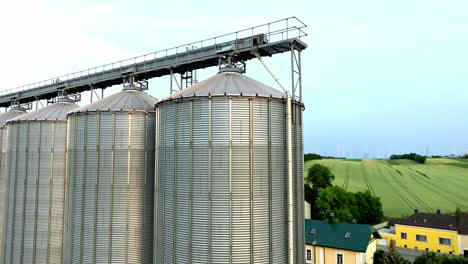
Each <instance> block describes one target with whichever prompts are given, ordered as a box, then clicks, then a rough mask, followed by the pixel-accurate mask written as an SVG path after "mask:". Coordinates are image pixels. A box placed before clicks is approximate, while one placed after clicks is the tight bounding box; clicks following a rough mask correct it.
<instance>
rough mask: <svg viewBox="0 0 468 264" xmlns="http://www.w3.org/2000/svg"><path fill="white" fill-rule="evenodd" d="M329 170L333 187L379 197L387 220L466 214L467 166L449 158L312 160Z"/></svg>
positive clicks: (312, 162)
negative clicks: (438, 211) (414, 215)
mask: <svg viewBox="0 0 468 264" xmlns="http://www.w3.org/2000/svg"><path fill="white" fill-rule="evenodd" d="M314 163H320V164H323V165H325V166H327V167H329V168H330V170H331V171H332V172H333V173H334V174H335V176H336V179H335V181H334V183H333V184H335V185H338V186H340V187H343V188H345V189H347V190H349V191H363V190H366V189H368V190H369V191H370V192H371V193H373V194H375V195H376V196H379V197H381V198H382V204H383V210H384V214H385V215H386V216H388V217H397V216H403V215H410V214H411V213H412V212H413V210H414V209H415V208H417V209H418V210H419V211H420V212H434V211H436V209H441V210H442V212H454V211H455V208H456V207H459V208H460V209H461V210H462V211H468V163H467V162H464V161H462V160H452V159H428V160H427V161H426V164H418V163H416V162H414V161H411V160H332V159H327V160H314V161H308V162H306V164H305V171H306V172H307V169H308V168H309V167H310V166H311V165H312V164H314Z"/></svg>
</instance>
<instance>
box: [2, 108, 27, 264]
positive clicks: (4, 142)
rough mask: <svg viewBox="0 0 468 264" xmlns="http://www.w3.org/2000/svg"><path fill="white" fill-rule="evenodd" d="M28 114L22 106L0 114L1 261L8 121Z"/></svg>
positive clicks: (5, 206) (5, 197)
mask: <svg viewBox="0 0 468 264" xmlns="http://www.w3.org/2000/svg"><path fill="white" fill-rule="evenodd" d="M24 114H26V110H25V109H24V108H20V107H12V108H11V109H10V111H8V112H6V113H2V114H0V150H1V153H0V155H1V156H0V263H3V258H4V257H5V255H4V254H3V251H4V250H5V249H4V243H3V241H4V240H5V237H4V232H3V230H4V229H5V226H4V223H5V217H6V208H7V197H8V196H7V195H8V193H7V191H8V188H7V186H8V177H7V173H6V167H7V166H6V162H7V150H8V129H7V127H6V122H7V121H8V120H10V119H13V118H15V117H18V116H20V115H24Z"/></svg>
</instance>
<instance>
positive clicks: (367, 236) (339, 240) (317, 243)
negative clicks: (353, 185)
mask: <svg viewBox="0 0 468 264" xmlns="http://www.w3.org/2000/svg"><path fill="white" fill-rule="evenodd" d="M331 220H333V219H331ZM379 238H381V236H380V235H379V233H378V232H377V231H376V230H375V229H374V228H372V227H370V226H369V225H361V224H349V223H334V222H333V221H320V220H305V244H306V245H305V247H306V250H305V253H306V256H305V257H306V263H307V264H372V263H373V257H374V252H375V250H376V245H377V243H376V239H379Z"/></svg>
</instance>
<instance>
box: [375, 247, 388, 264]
mask: <svg viewBox="0 0 468 264" xmlns="http://www.w3.org/2000/svg"><path fill="white" fill-rule="evenodd" d="M385 255H386V253H385V251H383V250H381V249H378V250H377V251H375V253H374V264H385Z"/></svg>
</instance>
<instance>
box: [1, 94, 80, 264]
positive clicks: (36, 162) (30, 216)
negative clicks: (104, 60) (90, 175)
mask: <svg viewBox="0 0 468 264" xmlns="http://www.w3.org/2000/svg"><path fill="white" fill-rule="evenodd" d="M76 107H78V106H77V105H76V104H73V103H70V102H68V101H61V102H59V103H55V104H52V105H49V106H47V107H45V108H42V109H40V110H37V111H34V112H31V113H29V114H27V115H23V116H20V117H18V118H16V119H12V120H10V121H8V122H7V127H8V133H9V152H8V156H9V158H8V162H7V163H8V164H7V166H8V169H7V170H8V174H9V177H10V181H9V193H8V199H9V203H8V216H7V221H8V223H7V235H6V252H5V255H4V256H5V263H33V262H35V263H62V262H63V261H62V244H63V243H62V238H63V212H64V208H63V206H64V204H63V200H64V198H65V192H64V190H65V181H64V179H65V156H66V150H65V144H66V135H67V133H66V130H67V123H66V122H64V121H63V120H65V119H64V118H65V116H66V112H68V110H71V109H74V108H76ZM48 110H49V111H50V113H49V112H47V111H48ZM26 116H28V117H26ZM49 118H50V119H49Z"/></svg>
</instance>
